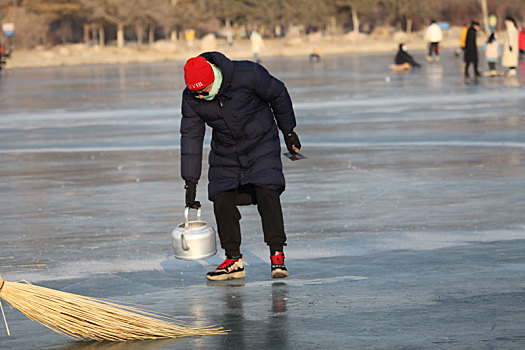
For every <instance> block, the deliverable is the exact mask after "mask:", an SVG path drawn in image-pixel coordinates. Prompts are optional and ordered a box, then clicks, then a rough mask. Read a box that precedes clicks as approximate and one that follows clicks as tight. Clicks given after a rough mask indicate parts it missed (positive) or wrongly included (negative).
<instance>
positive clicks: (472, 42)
mask: <svg viewBox="0 0 525 350" xmlns="http://www.w3.org/2000/svg"><path fill="white" fill-rule="evenodd" d="M478 30H479V23H478V22H472V24H471V25H470V27H469V29H468V31H467V39H466V40H465V53H464V61H465V78H468V77H469V73H468V69H469V66H470V64H472V65H473V66H474V75H475V77H476V78H478V77H480V76H481V74H479V71H478V46H477V44H476V36H477V32H478Z"/></svg>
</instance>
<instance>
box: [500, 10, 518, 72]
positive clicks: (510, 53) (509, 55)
mask: <svg viewBox="0 0 525 350" xmlns="http://www.w3.org/2000/svg"><path fill="white" fill-rule="evenodd" d="M505 27H506V30H505V41H504V45H503V57H502V59H501V65H502V66H503V67H505V68H508V69H509V71H508V73H507V76H509V77H513V76H516V67H517V66H518V56H519V39H518V26H517V25H516V21H514V19H513V18H512V17H507V18H506V19H505Z"/></svg>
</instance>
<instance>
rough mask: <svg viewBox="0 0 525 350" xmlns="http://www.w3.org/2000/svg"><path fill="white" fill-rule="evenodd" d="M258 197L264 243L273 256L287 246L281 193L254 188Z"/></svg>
mask: <svg viewBox="0 0 525 350" xmlns="http://www.w3.org/2000/svg"><path fill="white" fill-rule="evenodd" d="M254 188H255V195H256V197H257V210H258V211H259V214H260V215H261V222H262V228H263V233H264V242H265V243H266V244H267V245H268V247H270V251H271V253H272V254H273V253H274V252H275V251H282V250H283V246H285V245H286V234H285V233H284V221H283V212H282V208H281V199H280V197H279V196H280V195H279V192H277V191H275V190H271V189H267V188H262V187H256V186H255V187H254Z"/></svg>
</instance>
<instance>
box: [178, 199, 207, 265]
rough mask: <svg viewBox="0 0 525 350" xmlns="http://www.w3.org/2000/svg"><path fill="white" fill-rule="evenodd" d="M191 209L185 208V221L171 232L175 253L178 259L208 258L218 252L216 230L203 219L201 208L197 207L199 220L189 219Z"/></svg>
mask: <svg viewBox="0 0 525 350" xmlns="http://www.w3.org/2000/svg"><path fill="white" fill-rule="evenodd" d="M189 210H190V208H186V209H185V210H184V218H185V221H184V222H183V223H180V224H178V225H177V227H176V228H175V229H174V230H173V232H172V233H171V238H172V243H173V253H174V255H175V257H176V258H177V259H182V260H199V259H206V258H209V257H210V256H213V255H215V254H216V253H217V241H216V238H215V230H214V228H213V227H211V226H210V225H208V224H207V223H206V222H204V221H202V219H201V209H200V208H199V209H197V220H196V221H189V220H188V216H189Z"/></svg>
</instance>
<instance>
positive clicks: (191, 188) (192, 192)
mask: <svg viewBox="0 0 525 350" xmlns="http://www.w3.org/2000/svg"><path fill="white" fill-rule="evenodd" d="M184 188H185V189H186V207H187V208H191V209H199V208H200V207H201V202H199V201H196V200H195V196H196V195H197V184H194V183H193V182H189V181H186V185H185V186H184Z"/></svg>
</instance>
